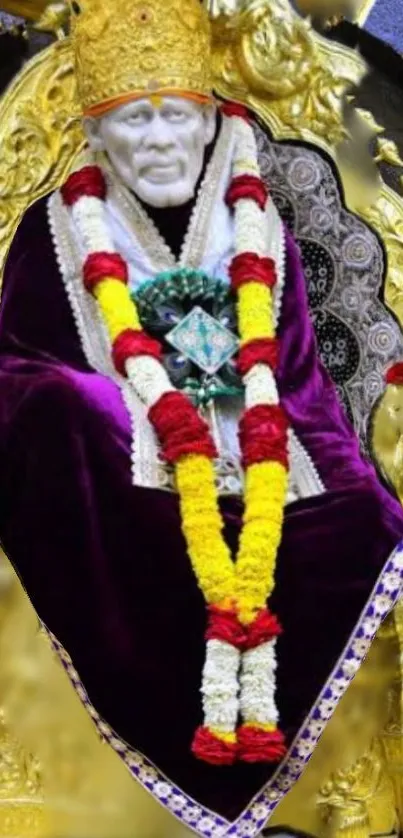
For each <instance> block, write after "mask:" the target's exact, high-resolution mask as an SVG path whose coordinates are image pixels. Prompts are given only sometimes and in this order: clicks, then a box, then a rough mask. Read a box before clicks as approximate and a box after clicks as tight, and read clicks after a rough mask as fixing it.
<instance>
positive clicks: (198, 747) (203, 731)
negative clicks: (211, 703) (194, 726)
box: [192, 727, 238, 765]
mask: <svg viewBox="0 0 403 838" xmlns="http://www.w3.org/2000/svg"><path fill="white" fill-rule="evenodd" d="M237 750H238V746H237V743H236V742H223V741H222V739H219V738H218V737H217V736H214V734H213V733H211V732H210V731H209V729H208V728H207V727H199V728H198V730H197V731H196V733H195V737H194V739H193V744H192V753H193V754H194V756H195V757H196V758H197V759H200V760H202V761H203V762H208V763H210V765H233V764H234V762H235V760H236V758H237Z"/></svg>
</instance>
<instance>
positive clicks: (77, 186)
mask: <svg viewBox="0 0 403 838" xmlns="http://www.w3.org/2000/svg"><path fill="white" fill-rule="evenodd" d="M60 191H61V194H62V198H63V201H64V203H65V204H66V206H68V207H71V206H73V204H75V203H77V201H79V200H80V198H83V197H84V196H86V197H88V198H99V199H100V200H101V201H103V200H104V199H105V195H106V183H105V178H104V176H103V174H102V172H101V169H100V168H99V166H84V168H83V169H81V170H80V171H79V172H73V174H72V175H70V177H69V178H68V179H67V180H66V183H65V184H64V186H62V188H61V190H60Z"/></svg>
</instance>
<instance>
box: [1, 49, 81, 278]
mask: <svg viewBox="0 0 403 838" xmlns="http://www.w3.org/2000/svg"><path fill="white" fill-rule="evenodd" d="M75 90H76V88H75V80H74V72H73V61H72V55H71V49H70V46H69V44H68V42H67V41H63V42H59V43H56V44H54V45H53V46H52V47H50V49H49V50H45V51H44V52H42V53H40V54H39V55H38V56H37V57H35V58H34V59H33V60H32V61H31V62H30V63H29V65H28V66H27V68H26V69H24V70H23V72H22V73H21V75H20V76H19V77H17V80H16V82H15V83H14V85H12V86H11V87H10V88H9V90H8V92H7V93H6V95H5V96H4V97H3V100H2V101H1V107H0V114H1V118H0V146H1V155H0V266H1V265H2V264H3V262H4V258H5V255H6V252H7V250H8V247H9V245H10V241H11V238H12V236H13V234H14V232H15V229H16V224H17V223H18V221H19V219H20V217H21V215H22V214H23V213H24V211H25V210H26V209H27V206H28V205H29V204H31V203H33V202H34V201H36V200H37V199H38V198H40V197H42V195H44V194H46V192H49V191H51V190H52V189H54V188H55V187H56V186H57V185H58V184H59V183H60V181H61V180H62V179H63V177H64V176H65V173H66V170H68V168H69V166H70V164H71V161H72V159H73V158H74V155H75V154H76V153H77V152H78V151H79V149H80V147H81V146H82V144H83V141H84V140H83V134H82V130H81V125H80V122H79V119H78V105H77V103H76V100H75Z"/></svg>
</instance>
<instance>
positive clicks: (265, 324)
mask: <svg viewBox="0 0 403 838" xmlns="http://www.w3.org/2000/svg"><path fill="white" fill-rule="evenodd" d="M238 326H239V335H240V339H241V345H242V346H243V345H244V344H245V343H249V341H251V340H257V339H259V338H274V324H273V301H272V293H271V291H270V288H267V286H266V285H262V284H261V283H259V282H248V283H245V285H241V287H240V289H239V291H238Z"/></svg>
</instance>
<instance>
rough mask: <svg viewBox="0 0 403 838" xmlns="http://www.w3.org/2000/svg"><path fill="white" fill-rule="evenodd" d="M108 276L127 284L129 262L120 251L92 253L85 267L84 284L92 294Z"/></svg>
mask: <svg viewBox="0 0 403 838" xmlns="http://www.w3.org/2000/svg"><path fill="white" fill-rule="evenodd" d="M106 277H109V278H110V277H113V278H114V279H119V280H120V281H121V282H124V283H125V284H127V281H128V270H127V263H126V262H125V261H124V259H122V257H121V256H120V255H119V253H102V252H99V253H90V255H89V256H88V257H87V259H86V261H85V263H84V267H83V278H84V285H85V287H86V289H87V291H89V292H90V294H91V293H92V292H93V291H94V289H95V288H96V286H97V285H98V283H99V282H101V281H102V280H103V279H105V278H106Z"/></svg>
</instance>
